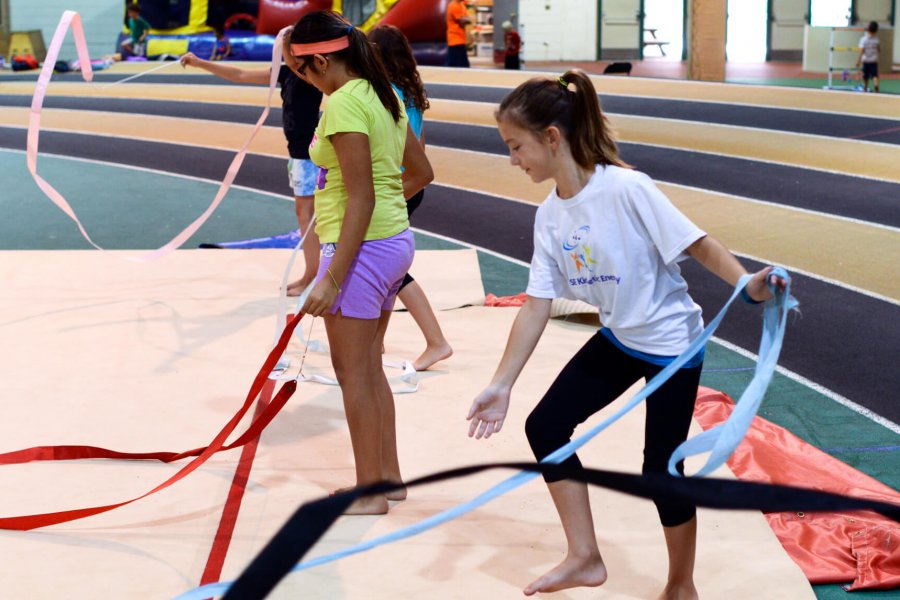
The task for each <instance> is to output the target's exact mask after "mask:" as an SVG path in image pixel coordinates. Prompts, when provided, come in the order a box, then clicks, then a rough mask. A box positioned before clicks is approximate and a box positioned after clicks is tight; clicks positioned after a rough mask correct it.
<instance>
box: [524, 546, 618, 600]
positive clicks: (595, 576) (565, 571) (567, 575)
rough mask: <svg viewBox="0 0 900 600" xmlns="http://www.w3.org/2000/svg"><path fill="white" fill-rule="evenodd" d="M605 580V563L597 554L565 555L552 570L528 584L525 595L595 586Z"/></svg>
mask: <svg viewBox="0 0 900 600" xmlns="http://www.w3.org/2000/svg"><path fill="white" fill-rule="evenodd" d="M605 582H606V565H604V564H603V559H602V558H600V555H599V554H594V555H591V556H589V557H577V556H572V555H571V554H570V555H567V556H566V559H565V560H564V561H562V562H561V563H559V564H558V565H556V567H554V568H553V569H552V570H550V571H548V572H547V573H544V574H543V575H542V576H541V577H539V578H538V579H536V580H535V581H533V582H531V583H530V584H528V587H526V588H525V589H524V590H522V591H523V592H524V594H525V595H526V596H533V595H534V594H537V593H539V592H556V591H559V590H565V589H568V588H572V587H597V586H598V585H603V584H604V583H605Z"/></svg>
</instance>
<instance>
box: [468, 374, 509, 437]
mask: <svg viewBox="0 0 900 600" xmlns="http://www.w3.org/2000/svg"><path fill="white" fill-rule="evenodd" d="M508 410H509V390H508V389H506V388H498V387H494V386H488V387H487V388H485V389H484V391H483V392H481V393H480V394H478V396H477V397H476V398H475V400H474V401H473V402H472V408H470V409H469V414H468V416H466V420H468V421H471V423H469V437H474V438H475V439H481V438H482V437H484V438H485V439H487V438H489V437H491V435H493V434H495V433H499V432H500V429H501V428H502V427H503V421H504V420H505V419H506V412H507V411H508Z"/></svg>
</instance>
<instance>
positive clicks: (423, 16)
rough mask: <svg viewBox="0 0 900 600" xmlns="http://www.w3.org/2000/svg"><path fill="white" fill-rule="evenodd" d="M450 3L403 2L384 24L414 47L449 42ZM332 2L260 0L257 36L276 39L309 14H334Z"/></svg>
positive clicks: (437, 0)
mask: <svg viewBox="0 0 900 600" xmlns="http://www.w3.org/2000/svg"><path fill="white" fill-rule="evenodd" d="M447 2H448V0H399V1H398V2H397V4H395V5H394V6H393V7H392V8H391V9H390V10H389V11H388V13H387V14H386V15H385V16H384V18H382V19H381V21H380V22H379V24H380V23H384V24H388V25H394V26H395V27H397V28H398V29H400V31H402V32H403V33H404V34H406V37H407V38H408V39H409V41H410V42H411V43H418V42H440V43H444V42H446V41H447V22H446V18H447V17H446V15H447ZM332 4H333V2H332V0H259V17H258V19H257V23H256V33H259V34H262V35H275V34H276V33H278V32H279V31H280V30H281V29H282V28H283V27H287V26H288V25H293V24H294V23H296V22H297V21H298V20H299V19H300V17H302V16H303V15H305V14H306V13H309V12H313V11H316V10H331V7H332Z"/></svg>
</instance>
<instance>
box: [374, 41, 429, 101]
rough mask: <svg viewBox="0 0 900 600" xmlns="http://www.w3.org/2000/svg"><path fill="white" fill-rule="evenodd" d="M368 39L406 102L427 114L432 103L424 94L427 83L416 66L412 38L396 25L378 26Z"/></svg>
mask: <svg viewBox="0 0 900 600" xmlns="http://www.w3.org/2000/svg"><path fill="white" fill-rule="evenodd" d="M368 37H369V41H370V42H371V43H372V45H373V46H374V48H375V52H376V53H377V54H378V55H379V56H380V57H381V64H383V65H384V68H385V70H386V71H387V74H388V78H389V79H390V80H391V82H392V83H393V84H394V85H396V86H397V87H398V88H400V91H401V92H403V97H404V98H405V99H406V102H407V105H410V104H411V105H413V106H415V107H416V108H418V109H419V112H422V113H424V112H425V111H426V110H428V108H429V106H431V105H430V104H429V102H428V96H427V95H426V94H425V86H424V85H422V78H421V77H420V76H419V69H418V68H417V67H416V59H415V57H414V56H413V52H412V48H410V46H409V40H407V39H406V36H405V35H403V32H402V31H400V30H399V29H397V28H396V27H394V26H393V25H379V26H378V27H376V28H375V29H373V30H372V31H370V32H369V35H368Z"/></svg>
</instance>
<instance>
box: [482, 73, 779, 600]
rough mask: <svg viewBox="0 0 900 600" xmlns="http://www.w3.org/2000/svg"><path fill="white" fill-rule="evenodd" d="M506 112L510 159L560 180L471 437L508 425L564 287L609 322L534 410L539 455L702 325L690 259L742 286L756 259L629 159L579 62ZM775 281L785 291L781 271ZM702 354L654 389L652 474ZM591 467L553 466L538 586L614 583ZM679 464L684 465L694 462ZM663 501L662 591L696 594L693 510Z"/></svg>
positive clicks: (521, 94)
mask: <svg viewBox="0 0 900 600" xmlns="http://www.w3.org/2000/svg"><path fill="white" fill-rule="evenodd" d="M496 117H497V125H498V128H499V130H500V135H501V137H502V138H503V140H504V142H505V143H506V144H507V146H508V147H509V150H510V161H511V163H512V164H513V165H515V166H518V167H519V168H521V169H523V170H524V171H525V172H526V173H527V174H529V175H530V176H531V179H532V180H533V181H535V182H541V181H545V180H547V179H552V180H553V181H554V182H555V183H556V187H555V188H554V190H553V191H552V192H551V193H550V195H549V196H548V197H547V199H546V200H545V201H544V203H543V204H542V205H541V206H540V207H539V208H538V211H537V215H536V217H535V225H534V256H533V258H532V261H531V271H530V275H529V280H528V289H527V296H528V297H527V299H526V301H525V304H524V306H523V307H522V308H521V309H520V311H519V314H518V316H517V317H516V320H515V322H514V324H513V327H512V330H511V331H510V335H509V340H508V342H507V345H506V350H505V351H504V353H503V358H502V359H501V361H500V364H499V366H498V367H497V371H496V373H495V374H494V377H493V379H492V381H491V383H490V385H488V386H487V388H485V390H484V391H482V392H481V394H479V395H478V396H477V397H476V398H475V400H474V402H473V403H472V407H471V409H470V410H469V414H468V419H469V420H470V421H471V423H470V426H469V435H470V436H474V437H476V438H481V437H485V438H487V437H490V436H491V435H492V434H493V433H497V432H498V431H500V429H501V428H502V426H503V421H504V419H505V418H506V413H507V410H508V408H509V400H510V391H511V389H512V386H513V384H514V383H515V381H516V379H517V378H518V376H519V374H520V373H521V371H522V368H523V367H524V366H525V363H526V362H527V360H528V358H529V356H530V355H531V353H532V351H533V350H534V348H535V346H536V345H537V342H538V339H539V338H540V336H541V333H542V332H543V330H544V327H545V326H546V324H547V321H548V319H549V317H550V303H551V301H552V299H553V298H556V297H563V296H564V297H568V298H575V299H579V300H583V301H585V302H588V303H590V304H593V305H595V306H597V307H598V308H599V311H600V321H601V322H602V323H603V328H602V329H600V331H599V332H597V333H596V334H595V335H594V337H593V338H591V339H590V340H589V341H588V342H587V344H585V346H584V347H583V348H582V349H581V350H579V351H578V353H577V354H576V355H575V356H574V357H573V358H572V359H571V360H570V361H569V363H568V364H567V365H566V366H565V367H564V368H563V370H562V372H560V374H559V375H558V376H557V378H556V381H554V383H553V385H552V386H551V387H550V389H549V390H548V391H547V392H546V394H545V395H544V397H543V399H542V400H541V401H540V402H539V403H538V405H537V406H536V407H535V409H534V410H533V411H532V412H531V415H530V416H529V417H528V420H527V422H526V425H525V433H526V435H527V437H528V441H529V443H530V445H531V448H532V450H533V451H534V454H535V456H536V457H537V459H538V460H542V459H544V458H545V457H546V456H547V455H549V454H550V453H552V452H553V451H555V450H556V449H557V448H559V447H561V446H563V445H565V444H566V443H568V441H569V440H570V439H571V437H572V433H573V431H574V429H575V427H576V426H577V425H578V424H580V423H583V422H584V421H585V420H586V419H587V418H588V417H590V416H591V415H592V414H594V413H595V412H597V411H599V410H600V409H602V408H603V407H605V406H606V405H608V404H609V403H611V402H612V401H613V400H615V399H616V398H617V397H618V396H620V395H621V394H622V393H623V392H625V391H626V390H627V389H628V388H629V387H631V385H632V384H633V383H634V382H636V381H637V380H638V379H640V378H645V379H647V380H649V379H651V378H652V377H653V376H654V375H656V374H657V373H658V372H659V371H661V370H662V369H663V368H664V367H665V365H667V364H669V363H670V362H672V360H674V359H675V357H677V356H678V355H679V354H680V353H682V352H683V351H684V350H685V349H686V348H687V347H688V345H689V344H690V343H691V341H692V340H693V339H695V338H696V337H697V336H698V335H700V333H701V332H702V330H703V320H702V318H701V311H700V307H699V306H697V304H695V303H694V301H693V300H692V299H691V297H690V296H689V295H688V287H687V283H686V282H685V280H684V279H683V278H682V276H681V271H680V269H679V267H678V264H677V263H678V262H679V261H680V260H683V259H685V258H687V257H688V256H690V257H693V258H694V259H695V260H697V261H698V262H700V263H701V264H702V265H703V266H704V267H706V268H707V269H709V270H710V271H711V272H712V273H714V274H716V275H718V276H719V277H720V278H722V279H723V280H724V281H726V282H727V283H728V284H730V285H732V286H733V285H736V283H737V281H738V279H739V278H740V277H741V276H742V275H744V274H745V273H746V271H745V270H744V268H743V267H742V266H741V265H740V263H739V262H738V261H737V259H735V258H734V256H733V255H732V254H731V253H730V252H729V251H728V249H727V248H725V246H723V245H722V244H721V243H720V242H718V241H716V240H715V239H713V238H712V237H711V236H709V235H707V234H706V233H705V232H704V231H702V230H701V229H699V228H698V227H697V226H696V225H694V224H693V223H692V222H691V221H690V220H688V218H687V217H685V216H684V215H683V214H682V213H681V212H679V211H678V210H677V209H676V208H675V207H674V206H673V205H672V204H671V202H669V200H668V198H666V197H665V196H664V195H663V194H662V192H660V191H659V189H657V187H656V186H655V185H654V184H653V182H652V181H651V180H650V178H649V177H647V176H646V175H644V174H643V173H639V172H637V171H634V170H632V169H631V168H630V167H629V166H628V165H626V164H625V163H624V162H623V161H622V160H621V159H620V158H619V154H618V149H617V146H616V143H615V141H614V139H613V137H612V133H611V131H610V128H609V124H608V122H607V120H606V118H605V116H604V115H603V114H602V112H601V110H600V104H599V101H598V99H597V92H596V90H595V89H594V86H593V84H592V83H591V80H590V79H589V78H588V77H587V76H586V75H585V74H584V73H582V72H581V71H567V72H566V73H565V74H564V75H563V76H562V77H560V78H558V79H544V78H540V79H532V80H530V81H527V82H525V83H523V84H522V85H520V86H519V87H518V88H516V89H515V90H514V91H513V92H512V93H511V94H509V95H508V96H507V97H506V98H505V99H504V100H503V102H502V103H501V104H500V108H499V110H498V111H497V113H496ZM770 271H771V267H767V268H765V269H762V270H761V271H759V272H757V273H756V274H754V276H753V277H752V279H750V281H749V283H748V284H747V286H746V288H745V290H744V299H745V300H747V301H748V302H752V303H756V302H761V301H763V300H766V299H768V298H770V297H771V293H770V292H769V290H768V288H767V285H766V280H767V278H770V275H769V272H770ZM771 279H773V281H772V283H774V284H777V285H779V286H780V287H782V289H783V287H784V281H783V280H781V279H780V278H777V281H776V278H775V277H774V276H771ZM702 364H703V351H702V350H701V351H700V352H698V353H697V355H695V356H694V357H693V358H692V359H690V360H689V361H688V363H687V364H685V366H684V367H683V368H681V369H680V370H679V371H677V372H676V374H674V375H673V376H672V377H671V378H670V379H669V380H668V381H667V382H666V383H664V384H663V385H662V386H661V387H660V388H659V389H658V390H657V391H656V392H654V393H653V394H652V395H650V397H649V398H647V417H646V425H645V440H644V444H645V445H644V466H643V471H644V472H645V473H646V472H654V473H665V472H666V470H667V463H668V460H669V457H670V456H671V454H672V452H673V451H674V450H675V448H677V447H678V445H679V444H681V442H683V441H684V440H685V439H686V438H687V434H688V428H689V427H690V424H691V416H692V414H693V408H694V401H695V399H696V396H697V386H698V383H699V380H700V371H701V368H702ZM581 469H582V466H581V463H580V462H579V460H578V457H577V456H576V455H572V456H571V457H569V458H568V459H566V460H565V461H563V462H562V463H561V464H560V469H559V471H558V472H556V473H554V474H552V475H547V476H545V480H546V481H547V483H548V487H549V489H550V495H551V496H552V497H553V502H554V504H555V505H556V509H557V512H558V513H559V517H560V520H561V521H562V526H563V531H564V532H565V535H566V541H567V545H568V552H567V554H566V557H565V559H564V560H563V561H562V562H561V563H560V564H559V565H558V566H556V567H555V568H554V569H552V570H551V571H549V572H548V573H546V574H545V575H543V576H542V577H540V578H538V579H537V580H536V581H534V582H532V583H531V584H529V585H528V586H527V587H526V588H525V590H524V592H525V594H526V595H528V596H530V595H532V594H536V593H539V592H553V591H557V590H562V589H566V588H570V587H576V586H598V585H602V584H603V583H604V582H605V581H606V577H607V573H606V565H605V564H604V562H603V558H602V557H601V555H600V550H599V547H598V545H597V539H596V535H595V533H594V523H593V517H592V515H591V507H590V503H589V500H588V490H587V485H585V484H583V483H580V482H578V481H576V480H574V479H571V478H570V476H572V475H576V474H577V473H578V472H579V471H580V470H581ZM678 470H679V471H680V472H682V473H683V472H684V465H683V463H680V464H679V465H678ZM654 503H655V504H656V508H657V511H658V513H659V518H660V522H661V523H662V525H663V531H664V533H665V538H666V548H667V550H668V555H669V572H668V579H667V582H666V586H665V589H664V590H663V592H662V593H661V595H660V596H659V597H660V598H661V599H666V600H675V599H678V600H692V599H695V598H697V597H698V594H697V589H696V587H695V586H694V579H693V573H694V557H695V548H696V538H697V519H696V509H695V507H694V506H690V505H682V504H677V503H672V502H668V501H665V500H664V499H655V500H654Z"/></svg>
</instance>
